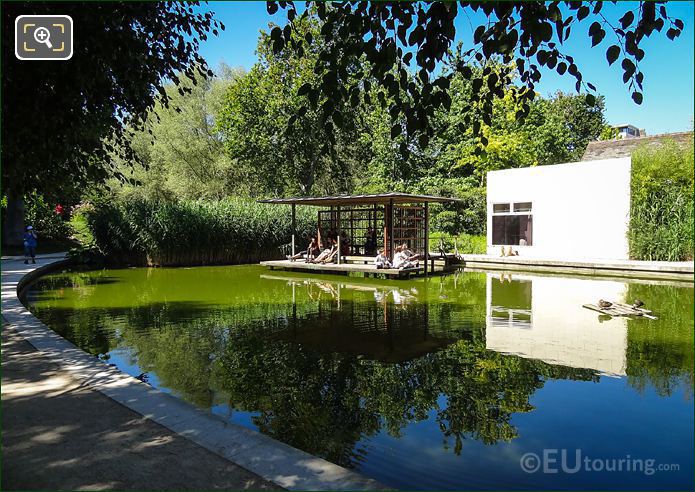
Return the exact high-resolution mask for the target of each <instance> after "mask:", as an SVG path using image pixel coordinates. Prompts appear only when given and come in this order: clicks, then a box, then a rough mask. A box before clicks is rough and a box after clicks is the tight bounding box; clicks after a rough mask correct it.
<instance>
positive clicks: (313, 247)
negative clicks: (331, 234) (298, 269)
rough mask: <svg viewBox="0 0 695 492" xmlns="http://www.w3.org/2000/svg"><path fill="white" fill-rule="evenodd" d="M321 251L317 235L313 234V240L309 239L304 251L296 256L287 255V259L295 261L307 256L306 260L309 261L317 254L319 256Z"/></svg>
mask: <svg viewBox="0 0 695 492" xmlns="http://www.w3.org/2000/svg"><path fill="white" fill-rule="evenodd" d="M319 251H320V248H319V243H318V240H317V239H316V236H311V241H309V245H308V246H307V247H306V249H305V250H304V251H301V252H299V253H297V254H296V255H294V256H290V255H287V259H288V260H290V261H295V260H299V259H302V258H306V261H307V262H308V261H310V260H311V259H313V258H314V257H315V256H317V255H318V254H319Z"/></svg>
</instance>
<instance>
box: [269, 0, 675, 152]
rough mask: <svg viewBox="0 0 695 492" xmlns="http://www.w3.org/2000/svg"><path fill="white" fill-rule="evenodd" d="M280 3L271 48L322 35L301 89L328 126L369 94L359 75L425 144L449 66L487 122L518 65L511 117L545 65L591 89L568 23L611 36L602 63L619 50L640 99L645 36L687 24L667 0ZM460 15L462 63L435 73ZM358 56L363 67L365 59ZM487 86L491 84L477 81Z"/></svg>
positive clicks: (308, 46)
mask: <svg viewBox="0 0 695 492" xmlns="http://www.w3.org/2000/svg"><path fill="white" fill-rule="evenodd" d="M278 6H280V7H282V8H283V9H285V10H286V13H287V24H286V25H285V26H284V27H283V28H281V27H279V26H278V27H276V28H274V29H273V30H272V31H271V38H272V40H273V49H274V51H275V52H280V51H282V50H283V49H286V48H289V49H291V50H293V51H294V52H295V53H297V54H298V55H299V56H301V54H303V53H305V52H306V51H308V50H315V49H316V47H315V45H317V44H318V45H319V48H318V55H319V56H318V58H317V60H316V62H315V64H314V66H313V67H312V68H313V70H314V73H316V74H317V75H319V78H318V79H317V81H316V82H314V83H310V84H309V85H308V86H307V87H306V88H305V92H306V93H307V94H309V95H310V98H309V101H308V104H307V107H310V108H312V109H319V110H320V111H321V112H322V114H323V115H324V116H323V119H324V120H325V122H326V123H325V126H326V127H327V128H328V129H330V128H332V127H333V126H334V125H335V126H338V127H341V126H343V123H344V121H345V118H343V117H342V114H341V111H340V107H341V105H342V104H344V103H347V102H348V101H353V100H358V99H359V98H361V97H364V98H365V99H366V98H367V97H369V95H370V89H369V88H368V87H367V86H366V84H363V83H361V79H363V78H365V77H367V78H370V79H372V80H373V81H374V82H375V83H376V85H377V86H378V87H380V88H381V89H383V90H384V91H385V92H388V94H389V95H390V96H391V98H390V100H389V101H386V100H384V101H382V107H384V108H388V110H389V113H390V115H391V118H392V119H391V124H392V126H391V129H392V132H393V134H394V135H400V134H402V133H404V134H406V135H407V136H408V137H409V138H417V139H418V141H419V142H420V143H421V145H422V146H423V147H424V146H426V145H427V141H428V140H429V139H431V138H432V137H433V136H434V135H436V133H437V132H436V124H435V123H434V121H433V119H434V117H435V114H436V112H437V111H438V110H440V109H446V110H448V109H449V108H450V107H451V106H452V104H453V96H451V94H450V93H449V88H450V83H451V79H452V77H453V76H461V77H463V78H465V79H466V80H467V81H470V82H471V83H472V85H473V87H474V88H475V90H474V92H473V94H472V99H471V102H472V103H473V104H475V105H477V106H479V107H480V108H481V109H482V111H481V117H482V121H483V122H485V123H486V124H488V125H490V124H491V123H492V108H493V101H494V100H495V99H496V98H497V99H501V98H504V97H505V92H506V91H505V88H506V86H507V85H508V84H509V83H510V82H511V80H512V79H513V78H514V71H515V70H517V71H518V72H519V75H520V77H519V81H520V84H519V86H518V87H516V88H514V90H513V98H514V100H515V101H516V102H517V103H519V105H520V107H519V110H518V111H517V113H516V118H517V119H519V118H522V117H524V116H527V115H528V114H529V113H530V111H531V107H530V102H531V101H533V99H534V98H535V96H536V91H535V87H536V84H537V83H538V82H539V81H540V79H541V76H542V70H543V69H544V67H545V68H547V69H548V70H552V71H556V72H557V73H558V74H559V75H560V76H566V77H573V78H574V79H575V82H576V84H575V85H576V89H577V91H578V92H579V90H580V89H581V88H582V87H584V88H586V89H588V90H590V91H594V92H595V90H596V88H595V87H594V86H593V85H592V84H591V83H590V82H587V81H585V80H584V78H583V76H582V71H581V68H580V64H579V61H575V59H574V58H573V57H572V56H571V55H570V53H569V43H568V40H570V33H572V34H573V35H574V38H573V39H576V38H577V36H580V37H587V36H588V37H589V38H591V45H592V46H598V45H601V43H602V42H604V40H605V41H606V43H608V44H609V46H608V48H607V49H606V51H605V57H606V59H607V62H608V64H609V65H611V64H613V63H614V62H616V61H617V60H618V59H619V58H622V60H621V67H622V72H623V82H624V83H625V84H626V85H627V86H628V88H629V90H630V92H631V93H632V98H633V100H634V101H635V102H636V103H637V104H640V103H641V102H642V97H643V95H642V83H643V79H644V74H643V72H642V71H641V70H640V68H639V65H640V61H641V60H642V59H643V58H644V56H645V51H644V49H643V47H644V44H643V41H644V40H645V37H649V36H650V35H652V34H654V33H655V32H662V30H665V31H666V36H667V37H668V38H669V39H671V40H672V39H674V38H675V37H677V36H679V35H680V34H681V32H682V30H683V28H684V24H683V21H681V20H680V19H675V18H673V17H670V16H669V15H668V12H667V8H666V6H665V5H658V6H657V3H656V2H652V1H640V2H639V5H638V7H637V8H634V5H633V4H624V5H621V6H620V7H617V8H615V6H614V8H611V9H604V8H603V6H604V2H602V1H591V2H559V1H554V2H540V1H526V2H390V3H387V2H366V1H365V2H340V3H327V2H313V1H310V2H306V7H305V9H304V10H301V9H300V10H298V9H297V8H296V7H295V5H294V2H292V1H288V2H285V1H282V2H276V1H270V2H268V12H269V13H271V14H274V13H275V12H277V11H278ZM314 11H315V12H316V13H317V15H318V17H319V18H320V20H321V22H322V27H321V31H320V36H318V37H317V36H311V37H307V36H304V35H303V33H302V31H301V29H298V28H297V26H298V25H301V23H302V22H303V21H304V19H305V17H306V16H307V15H308V14H307V12H314ZM621 15H622V16H621ZM460 16H466V19H467V20H468V23H469V24H470V27H471V31H472V34H473V39H472V43H468V44H467V46H466V48H468V49H467V50H466V51H465V52H464V53H463V55H464V58H463V60H462V63H460V64H457V65H456V67H455V71H454V72H453V73H448V74H447V73H439V64H440V63H441V62H442V61H443V60H444V59H445V57H446V55H447V53H448V52H449V50H450V49H451V48H452V46H451V45H452V42H453V41H454V39H455V37H456V35H457V32H456V24H455V20H456V19H457V17H460ZM587 25H588V29H587ZM607 32H608V33H609V34H608V37H607V38H606V35H607V34H606V33H607ZM603 46H604V47H605V44H604V45H603ZM495 56H499V57H500V58H502V60H503V62H504V68H503V69H502V70H499V71H495V70H491V69H490V67H486V68H485V70H483V71H482V72H479V73H476V72H475V71H472V70H471V69H470V67H469V66H468V65H467V63H466V62H470V61H472V60H477V61H478V62H483V61H487V60H490V59H491V58H493V57H495ZM601 58H603V57H601ZM365 60H366V61H367V62H368V64H369V66H368V67H364V66H363V64H362V62H363V61H365ZM410 73H417V78H415V79H412V78H411V77H409V74H410ZM485 87H486V88H489V90H483V91H481V90H480V89H481V88H485ZM594 100H595V96H594V94H591V93H590V94H588V95H587V101H588V102H589V103H592V102H593V101H594ZM403 120H405V124H403V123H402V121H403ZM465 123H466V124H467V125H472V126H473V128H474V129H473V133H474V135H475V136H476V137H477V138H478V139H479V141H480V142H481V143H482V144H483V145H486V144H487V137H486V136H485V135H484V133H482V132H481V131H480V123H479V121H478V120H477V119H476V118H473V117H469V118H467V119H466V120H465ZM327 131H330V130H327Z"/></svg>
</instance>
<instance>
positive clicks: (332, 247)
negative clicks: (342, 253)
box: [307, 237, 338, 263]
mask: <svg viewBox="0 0 695 492" xmlns="http://www.w3.org/2000/svg"><path fill="white" fill-rule="evenodd" d="M326 246H327V247H326V249H324V250H323V251H322V252H321V254H320V255H318V256H317V257H316V258H314V259H313V260H307V263H327V260H328V259H329V258H330V259H333V258H334V257H335V253H337V251H338V246H337V244H336V241H335V239H333V238H332V237H329V238H328V239H326ZM328 261H330V260H328Z"/></svg>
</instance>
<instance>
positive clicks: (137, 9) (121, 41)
mask: <svg viewBox="0 0 695 492" xmlns="http://www.w3.org/2000/svg"><path fill="white" fill-rule="evenodd" d="M195 3H196V2H193V3H191V4H183V3H169V2H158V3H149V2H140V3H130V2H124V3H98V4H88V5H87V4H84V3H72V4H48V5H47V4H39V3H28V2H27V3H9V4H7V5H3V14H2V26H3V38H2V43H3V59H4V60H3V79H2V92H3V98H2V114H3V118H4V121H5V124H4V125H3V130H2V142H3V146H2V161H3V170H2V178H3V183H4V192H5V193H6V195H7V198H8V211H7V218H6V221H5V226H6V229H5V234H4V238H5V240H6V241H8V243H16V242H17V241H21V226H22V222H23V206H22V196H23V194H24V193H25V192H28V191H31V190H34V189H36V190H39V191H40V192H42V193H49V194H57V193H60V192H61V190H62V189H64V188H66V187H75V186H80V185H82V184H85V183H88V182H99V181H103V180H104V179H106V178H107V176H108V175H109V169H108V168H109V162H110V161H109V159H108V154H109V152H111V151H113V150H114V147H113V146H112V145H111V144H109V143H107V144H104V142H105V140H106V139H111V140H112V141H113V142H115V143H116V144H118V147H119V149H121V151H122V153H123V156H124V157H125V158H126V160H131V161H132V159H133V158H134V157H135V156H134V154H133V152H132V149H130V147H129V146H128V136H129V135H128V129H129V128H130V129H133V128H138V127H140V126H142V124H143V123H144V118H145V116H146V114H147V113H148V111H149V110H150V109H151V108H152V107H153V106H154V104H155V101H156V98H157V97H158V96H161V100H162V103H163V104H164V105H167V104H168V103H169V99H168V97H167V95H166V93H165V92H164V89H163V85H164V82H165V80H167V79H169V80H172V81H174V82H175V83H177V82H179V80H180V79H179V76H180V74H183V75H184V76H185V77H187V78H189V79H192V78H194V77H195V75H196V72H197V73H198V74H205V75H209V70H208V68H207V66H206V64H205V60H203V59H202V57H200V55H199V54H198V51H197V50H198V45H199V42H200V40H205V39H206V38H207V35H208V33H209V32H210V31H211V30H212V33H213V34H217V32H218V31H217V29H223V28H224V26H223V25H222V24H220V23H219V22H217V21H216V20H214V19H213V16H212V14H211V13H209V12H206V13H195V11H194V10H193V7H194V6H195ZM52 13H55V14H68V15H70V16H71V17H72V18H73V21H74V25H75V31H76V34H75V46H74V54H73V56H72V58H71V59H70V60H68V61H61V62H39V61H31V62H27V61H20V60H18V59H16V58H15V57H14V55H13V53H12V50H13V46H14V39H13V36H14V25H13V24H14V20H15V17H16V16H17V15H19V14H42V15H47V14H52ZM183 90H185V88H182V91H183Z"/></svg>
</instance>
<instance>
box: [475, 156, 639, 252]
mask: <svg viewBox="0 0 695 492" xmlns="http://www.w3.org/2000/svg"><path fill="white" fill-rule="evenodd" d="M630 168H631V163H630V158H629V157H623V158H618V159H602V160H597V161H585V162H573V163H568V164H557V165H552V166H537V167H527V168H519V169H505V170H502V171H491V172H489V173H488V174H487V250H488V254H490V255H499V254H500V246H493V245H492V204H493V203H512V202H532V203H533V245H532V246H514V249H515V250H517V251H518V252H519V255H520V256H526V257H543V258H562V259H565V260H572V259H599V258H604V259H627V258H628V255H629V250H628V241H627V231H628V223H629V213H630Z"/></svg>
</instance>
